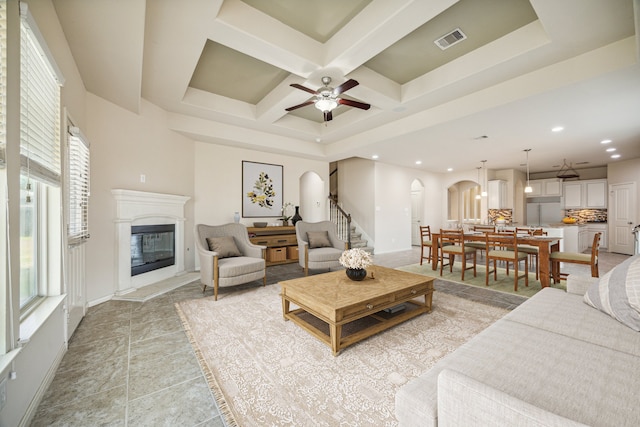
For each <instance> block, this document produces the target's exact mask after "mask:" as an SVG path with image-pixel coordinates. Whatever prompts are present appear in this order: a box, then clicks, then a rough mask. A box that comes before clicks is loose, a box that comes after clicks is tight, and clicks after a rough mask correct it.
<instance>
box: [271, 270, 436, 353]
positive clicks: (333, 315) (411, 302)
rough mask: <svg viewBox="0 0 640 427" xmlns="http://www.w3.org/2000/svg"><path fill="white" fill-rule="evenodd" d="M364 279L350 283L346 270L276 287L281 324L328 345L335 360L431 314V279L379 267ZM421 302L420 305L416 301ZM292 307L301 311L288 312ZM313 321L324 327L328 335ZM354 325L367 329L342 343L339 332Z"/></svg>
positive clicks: (351, 335)
mask: <svg viewBox="0 0 640 427" xmlns="http://www.w3.org/2000/svg"><path fill="white" fill-rule="evenodd" d="M367 273H368V276H367V278H366V279H364V280H363V281H361V282H354V281H352V280H350V279H349V278H348V277H347V276H346V274H345V272H344V270H339V271H334V272H331V273H325V274H318V275H314V276H307V277H302V278H300V279H293V280H286V281H283V282H280V286H281V287H282V293H281V296H282V315H283V316H284V319H285V320H291V321H293V322H295V323H296V324H298V325H299V326H300V327H302V328H303V329H305V330H306V331H307V332H309V333H310V334H312V335H313V336H315V337H317V338H318V339H320V340H321V341H323V342H324V343H326V344H327V345H329V346H330V347H331V350H333V355H334V356H336V355H337V354H338V353H339V351H340V350H341V349H343V348H345V347H347V346H349V345H351V344H354V343H356V342H358V341H361V340H363V339H365V338H368V337H370V336H372V335H374V334H377V333H378V332H381V331H384V330H386V329H389V328H391V327H392V326H395V325H397V324H399V323H402V322H404V321H406V320H409V319H411V318H413V317H416V316H418V315H420V314H423V313H428V312H429V311H431V299H432V295H433V281H434V280H435V279H434V278H433V277H429V276H422V275H419V274H413V273H407V272H404V271H400V270H394V269H392V268H386V267H380V266H370V267H368V268H367ZM372 274H373V278H372ZM421 296H424V303H422V302H421V301H419V300H416V299H415V298H418V297H421ZM291 303H293V304H295V305H296V306H298V307H299V308H297V309H295V310H290V304H291ZM402 304H404V306H405V307H404V308H403V309H400V310H398V306H400V307H402ZM385 309H386V310H385ZM397 310H398V311H397ZM310 315H311V316H310ZM314 318H315V319H314ZM364 318H366V319H365V320H366V321H360V320H361V319H364ZM317 319H319V320H321V321H322V322H324V323H326V324H328V326H329V328H328V329H329V333H327V332H326V328H323V327H321V326H319V325H318V323H320V324H321V325H323V323H322V322H317ZM355 321H360V323H363V324H364V325H365V326H364V327H363V328H361V329H358V330H355V331H354V332H352V333H350V334H348V335H346V336H344V337H343V336H342V332H343V326H344V325H346V324H349V323H351V322H355ZM323 329H324V330H323Z"/></svg>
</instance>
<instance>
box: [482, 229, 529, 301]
mask: <svg viewBox="0 0 640 427" xmlns="http://www.w3.org/2000/svg"><path fill="white" fill-rule="evenodd" d="M485 250H486V252H487V269H486V275H485V285H486V286H489V275H490V274H491V273H493V280H494V281H496V280H498V268H497V266H498V261H504V262H506V264H507V268H506V270H507V276H508V275H509V264H511V263H513V270H514V276H515V277H514V284H513V290H514V291H516V292H517V291H518V281H519V280H520V278H522V277H524V284H525V286H529V263H528V261H529V256H528V255H527V254H526V253H524V252H520V251H519V250H518V235H517V233H516V232H515V231H510V232H501V233H486V234H485ZM491 261H493V269H491ZM520 261H524V274H523V275H522V276H521V275H519V267H518V266H519V265H520Z"/></svg>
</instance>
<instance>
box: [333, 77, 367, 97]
mask: <svg viewBox="0 0 640 427" xmlns="http://www.w3.org/2000/svg"><path fill="white" fill-rule="evenodd" d="M359 84H360V83H358V82H357V81H355V80H353V79H349V80H347V81H346V82H344V83H342V84H341V85H340V86H338V87H337V88H335V89H334V90H333V94H334V95H340V94H341V93H342V92H346V91H348V90H349V89H351V88H352V87H355V86H358V85H359Z"/></svg>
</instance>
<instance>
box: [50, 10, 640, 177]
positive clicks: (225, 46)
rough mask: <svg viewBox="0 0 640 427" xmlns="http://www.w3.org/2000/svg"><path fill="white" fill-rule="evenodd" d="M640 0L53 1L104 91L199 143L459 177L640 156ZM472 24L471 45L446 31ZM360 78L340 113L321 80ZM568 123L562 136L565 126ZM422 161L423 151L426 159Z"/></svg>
mask: <svg viewBox="0 0 640 427" xmlns="http://www.w3.org/2000/svg"><path fill="white" fill-rule="evenodd" d="M634 2H635V3H636V7H637V5H638V3H639V0H562V1H557V0H459V1H456V0H430V1H425V0H393V1H388V0H350V1H346V0H323V1H315V0H270V1H264V0H189V1H178V0H153V1H145V0H127V1H113V0H91V1H86V0H53V4H54V6H55V10H56V12H57V14H58V17H59V20H60V22H61V24H62V28H63V30H64V33H65V36H66V38H67V41H68V43H69V46H70V48H71V51H72V54H73V56H74V58H75V60H76V63H77V65H78V68H79V70H80V73H81V75H82V78H83V80H84V82H85V86H86V88H87V90H89V91H90V92H93V93H95V94H96V95H98V96H101V97H103V98H105V99H107V100H109V101H111V102H113V103H115V104H118V105H120V106H122V107H123V108H126V109H128V110H131V111H132V112H134V113H137V112H138V108H139V105H140V99H141V98H145V99H147V100H148V101H150V102H152V103H154V104H157V105H158V106H160V107H161V108H163V109H165V110H167V111H168V112H169V113H170V114H169V127H170V128H171V129H173V130H174V131H176V132H179V133H182V134H184V135H186V136H188V137H190V138H192V139H194V140H197V141H204V142H209V143H214V144H224V145H233V146H239V147H245V148H252V149H255V150H259V151H267V152H275V153H282V154H290V155H294V156H304V157H309V158H317V159H323V160H327V161H334V160H339V159H342V158H347V157H352V156H359V157H363V158H371V156H372V155H377V156H379V160H378V161H381V162H387V163H391V164H396V165H400V166H405V167H415V168H422V169H426V170H430V171H434V172H444V171H445V170H446V168H448V167H451V168H453V169H455V170H469V169H473V168H475V167H476V166H478V165H479V164H480V161H481V160H487V167H488V168H492V169H503V168H521V166H520V165H521V164H522V163H523V161H524V158H525V156H524V152H523V150H524V149H525V148H531V149H532V151H531V152H530V160H531V170H532V172H536V171H548V170H553V168H554V166H556V165H558V163H560V164H562V159H565V158H566V159H567V161H569V162H572V163H573V164H574V165H575V164H580V166H579V167H592V166H602V165H604V164H606V163H608V162H611V161H616V160H613V159H611V158H610V154H611V153H607V152H605V150H604V146H603V145H602V144H600V141H601V140H603V139H611V140H613V142H612V143H610V144H608V145H607V146H608V147H613V148H616V150H617V151H616V152H615V153H619V154H620V155H621V157H620V159H630V158H637V157H640V120H638V113H637V112H638V111H640V66H639V64H638V36H637V35H636V26H637V25H638V22H639V21H640V19H639V18H638V15H637V14H638V11H636V12H635V15H634ZM455 29H460V30H461V31H462V32H463V33H464V34H465V35H466V37H467V38H466V39H465V40H462V41H461V42H459V43H457V44H454V45H452V46H451V47H450V48H448V49H446V50H441V49H440V48H439V47H437V46H436V44H435V43H434V41H435V40H436V39H437V38H439V37H441V36H443V35H445V34H447V33H449V32H450V31H452V30H455ZM323 76H329V77H331V78H332V80H333V82H332V85H333V86H337V85H339V84H341V83H343V82H344V81H346V80H347V79H350V78H351V79H355V80H357V81H358V82H359V83H360V84H359V85H358V86H356V87H354V88H353V89H350V90H349V91H348V93H347V94H346V96H345V97H347V98H350V99H354V100H357V101H361V102H366V103H369V104H371V109H369V110H367V111H365V110H360V109H356V108H351V107H347V106H339V107H338V108H337V109H336V110H334V112H333V117H334V119H333V120H332V121H330V122H327V123H323V117H322V113H321V112H320V111H319V110H317V109H316V108H314V106H313V105H310V106H307V107H303V108H300V109H298V110H295V111H294V112H289V113H288V112H286V111H285V108H287V107H290V106H293V105H297V104H300V103H303V102H305V101H307V100H309V99H310V94H309V93H307V92H304V91H301V90H299V89H295V88H292V87H290V84H292V83H298V84H300V85H303V86H306V87H308V88H311V89H318V88H319V87H321V86H322V83H321V78H322V77H323ZM556 125H562V126H564V128H565V129H564V131H563V132H560V133H552V132H551V131H550V129H551V128H552V127H553V126H556ZM416 161H421V162H422V163H421V164H420V165H416V163H415V162H416Z"/></svg>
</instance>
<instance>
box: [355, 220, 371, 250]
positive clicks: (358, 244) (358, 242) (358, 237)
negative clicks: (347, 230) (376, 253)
mask: <svg viewBox="0 0 640 427" xmlns="http://www.w3.org/2000/svg"><path fill="white" fill-rule="evenodd" d="M368 243H369V242H367V240H366V239H363V238H362V233H358V232H357V231H356V227H355V226H354V225H352V226H351V247H352V248H361V249H364V250H365V251H367V252H369V253H370V254H373V248H372V247H370V246H367V244H368Z"/></svg>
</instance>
